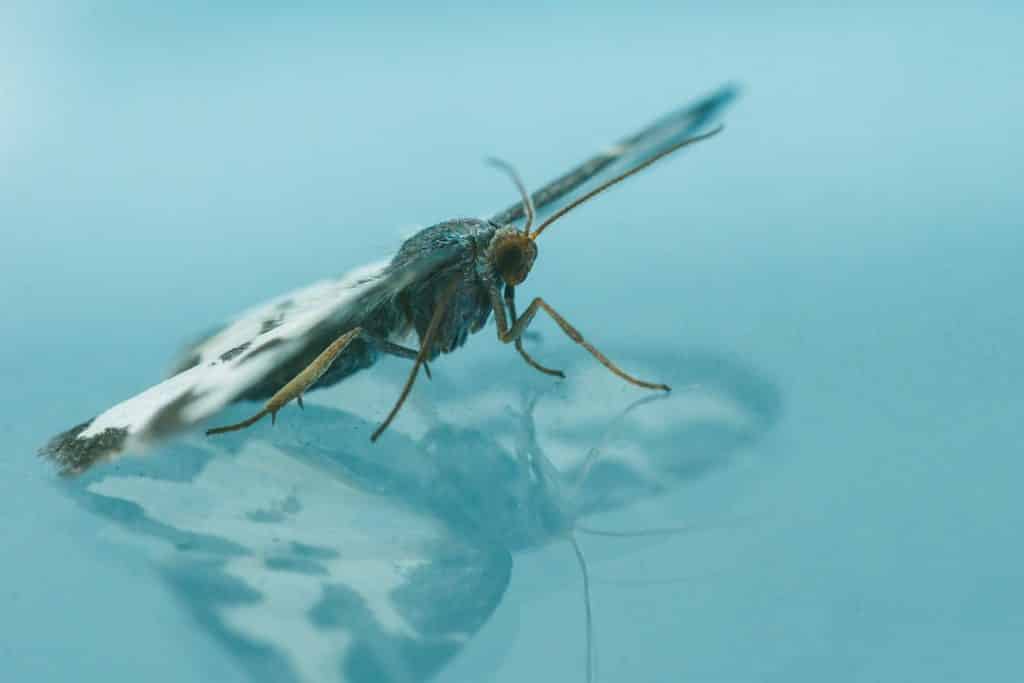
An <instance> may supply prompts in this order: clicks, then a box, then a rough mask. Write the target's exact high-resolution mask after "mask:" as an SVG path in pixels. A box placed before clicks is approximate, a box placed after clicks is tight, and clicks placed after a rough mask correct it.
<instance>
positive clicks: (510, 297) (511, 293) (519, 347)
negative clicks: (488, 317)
mask: <svg viewBox="0 0 1024 683" xmlns="http://www.w3.org/2000/svg"><path fill="white" fill-rule="evenodd" d="M505 305H506V306H508V315H509V318H510V319H511V320H512V324H513V325H515V323H516V290H515V287H513V286H511V285H506V286H505ZM515 346H516V351H518V352H519V355H520V356H522V357H523V360H525V361H526V362H527V363H528V364H529V365H531V366H533V367H534V368H536V369H537V370H540V371H541V372H543V373H544V374H545V375H552V376H554V377H561V378H562V379H565V373H564V372H562V371H561V370H552V369H551V368H546V367H544V366H543V365H541V364H540V363H538V362H537V361H535V360H534V359H533V356H531V355H530V354H528V353H527V352H526V349H524V348H523V337H522V335H520V336H518V337H516V341H515Z"/></svg>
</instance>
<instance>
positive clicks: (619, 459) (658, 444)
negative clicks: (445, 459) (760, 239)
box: [421, 347, 783, 517]
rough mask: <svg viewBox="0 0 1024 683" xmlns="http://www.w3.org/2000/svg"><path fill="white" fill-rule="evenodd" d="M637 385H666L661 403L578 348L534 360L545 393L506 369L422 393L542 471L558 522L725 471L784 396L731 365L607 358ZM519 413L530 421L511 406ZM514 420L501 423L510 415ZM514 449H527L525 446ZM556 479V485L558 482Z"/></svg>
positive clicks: (718, 360) (534, 378)
mask: <svg viewBox="0 0 1024 683" xmlns="http://www.w3.org/2000/svg"><path fill="white" fill-rule="evenodd" d="M607 350H608V351H609V352H610V353H611V354H612V357H613V358H615V360H616V361H617V362H619V363H620V364H621V365H622V366H623V367H626V368H628V369H629V370H630V371H631V372H635V373H636V374H638V375H639V376H641V377H646V378H652V379H656V380H658V381H665V382H667V383H668V384H669V385H670V386H671V387H672V391H671V393H668V394H662V393H656V394H653V393H646V392H642V391H638V390H634V389H632V388H630V387H628V386H627V385H625V384H624V383H623V382H622V380H621V379H619V378H618V377H615V376H614V375H612V374H611V373H610V372H608V371H607V370H606V369H605V368H604V367H602V366H601V365H599V364H598V363H597V362H595V361H594V360H593V359H592V358H590V357H589V356H587V355H586V354H585V353H584V352H582V351H580V350H579V349H577V348H574V347H572V348H564V347H563V349H562V350H556V349H548V348H544V349H543V350H542V351H540V352H538V356H539V357H540V358H541V360H542V361H543V362H544V363H545V364H546V365H548V366H550V367H557V368H561V369H564V370H565V372H566V375H567V377H568V379H567V380H566V381H565V382H564V383H559V384H557V385H553V384H552V383H551V381H550V380H549V379H548V378H546V377H545V376H543V375H540V374H539V373H537V372H535V371H534V370H532V369H531V368H529V367H528V366H526V365H525V364H524V363H522V361H521V360H520V359H518V358H511V359H509V360H507V361H505V362H503V363H502V364H501V365H498V364H495V366H494V367H492V368H489V369H481V368H479V367H477V368H474V369H473V370H472V371H471V373H468V374H465V375H462V376H459V377H457V378H455V379H453V380H451V384H454V385H455V386H450V385H446V384H447V383H448V382H449V380H448V379H446V378H447V377H448V376H450V375H451V373H452V371H450V370H446V372H445V373H444V375H445V376H444V377H442V376H441V375H440V373H439V374H438V377H437V378H436V379H435V381H434V382H432V383H430V386H429V387H428V386H426V385H425V386H424V387H423V388H422V390H421V394H426V393H428V392H429V393H430V394H433V395H436V398H434V400H435V401H437V403H438V407H437V411H438V413H439V414H440V415H442V416H444V418H445V419H448V418H449V417H450V416H453V415H456V416H459V419H458V421H459V423H460V424H463V423H465V422H466V421H471V422H472V424H473V426H474V428H475V429H477V430H481V431H483V432H485V433H487V434H489V435H491V437H492V438H494V439H496V440H498V441H500V442H506V443H519V446H518V447H519V449H520V450H522V451H525V452H530V453H533V454H535V455H534V458H535V459H542V460H544V461H546V462H550V463H551V465H552V467H553V471H554V473H553V474H552V478H556V477H557V478H558V479H559V480H560V481H561V482H562V485H561V492H560V493H559V495H560V496H562V497H563V498H564V499H565V501H566V502H565V503H564V504H563V505H564V506H565V507H567V508H568V510H567V511H566V512H564V513H563V514H565V515H567V516H568V517H579V516H581V515H587V514H593V513H597V512H606V511H611V510H614V509H617V508H620V507H623V506H626V505H629V504H631V503H634V502H637V501H640V500H643V499H646V498H650V497H652V496H656V495H660V494H663V493H667V492H670V491H673V490H675V489H678V488H680V487H681V486H684V485H685V484H686V483H687V482H689V481H691V480H696V479H699V478H701V477H703V476H706V475H708V474H710V473H711V472H714V471H718V470H720V469H723V468H725V467H727V466H729V465H730V464H731V463H733V462H734V461H735V459H736V458H738V457H740V456H741V455H742V454H743V453H744V452H746V451H747V449H748V448H749V447H751V446H752V445H754V444H756V443H757V442H758V441H759V440H761V439H762V438H763V437H764V436H765V435H766V434H767V433H768V432H769V431H770V430H771V429H772V428H773V427H774V425H775V424H776V423H777V422H778V420H779V419H780V417H781V415H782V411H783V400H782V394H781V391H780V390H779V388H778V386H777V385H776V384H775V383H774V382H773V381H771V380H770V379H769V378H767V377H765V376H763V375H762V374H760V373H759V372H757V371H756V370H754V369H753V368H751V367H749V366H748V365H746V364H744V363H742V362H741V361H739V360H738V359H736V358H731V357H729V356H727V355H724V354H720V353H712V352H707V351H699V350H694V351H688V352H683V351H676V350H669V349H661V350H658V349H656V348H655V349H646V350H644V351H642V352H632V353H631V352H629V351H628V350H626V351H622V350H616V349H607ZM524 404H525V405H527V406H528V409H523V408H522V407H521V406H523V405H524ZM510 409H512V411H513V412H514V413H517V414H521V419H520V420H519V421H516V420H510V419H509V410H510ZM524 439H526V441H525V442H524ZM558 473H561V474H560V475H559V474H558Z"/></svg>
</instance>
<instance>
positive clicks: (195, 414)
mask: <svg viewBox="0 0 1024 683" xmlns="http://www.w3.org/2000/svg"><path fill="white" fill-rule="evenodd" d="M458 255H459V251H458V248H457V247H445V248H438V249H436V250H434V251H433V252H430V253H425V254H422V255H420V256H419V257H418V258H417V259H415V260H412V261H406V262H403V263H402V264H401V265H400V266H395V265H393V264H387V263H378V264H373V265H370V266H366V267H364V268H360V269H358V270H356V271H354V272H352V273H350V274H349V275H347V276H345V277H343V278H341V279H340V280H336V281H327V282H321V283H318V284H316V285H313V286H311V287H308V288H306V289H302V290H299V291H298V292H296V293H295V294H294V295H287V296H285V297H281V298H279V299H276V300H274V301H271V302H269V303H268V304H265V305H263V306H260V307H257V308H255V309H253V310H251V311H249V312H247V313H245V314H243V315H242V316H241V317H240V318H239V319H238V320H236V321H235V322H233V323H231V324H230V325H228V326H227V327H226V328H225V329H224V330H222V331H220V332H218V333H217V334H215V335H213V336H212V337H210V338H209V339H207V340H205V341H203V342H201V343H199V344H198V345H197V346H196V347H195V348H194V349H193V351H192V353H190V360H189V361H188V363H186V364H185V365H184V369H182V370H181V371H180V372H178V374H176V375H174V376H172V377H170V378H168V379H167V380H165V381H163V382H161V383H160V384H157V385H156V386H153V387H151V388H150V389H147V390H146V391H144V392H142V393H141V394H138V395H136V396H134V397H132V398H130V399H128V400H127V401H124V402H123V403H119V404H118V405H116V406H114V407H113V408H110V409H109V410H107V411H106V412H104V413H101V414H100V415H98V416H97V417H95V418H93V419H91V420H89V421H87V422H83V423H82V424H80V425H78V426H76V427H73V428H72V429H70V430H68V431H66V432H63V433H61V434H58V435H57V436H55V437H54V438H53V439H51V440H50V442H49V443H48V444H47V445H46V446H44V447H43V448H42V449H41V450H40V455H43V456H45V457H48V458H50V459H52V460H53V461H54V462H55V463H57V465H58V466H59V467H60V468H61V471H62V473H64V474H77V473H79V472H82V471H84V470H85V469H86V468H88V467H89V466H91V465H92V464H94V463H96V462H98V461H100V460H104V459H108V458H111V457H113V456H116V455H118V454H120V453H123V452H125V451H141V450H143V449H145V448H146V447H147V446H149V445H151V444H153V443H155V442H158V441H161V440H163V439H165V438H167V437H170V436H173V435H175V434H178V433H180V432H183V431H186V430H188V429H190V428H192V427H194V426H195V425H197V424H198V423H200V422H202V421H203V420H205V419H207V418H209V417H211V416H212V415H214V414H216V413H217V412H219V411H220V410H221V409H222V408H224V407H225V406H226V405H228V404H230V403H232V402H234V401H236V400H238V399H240V398H243V397H245V398H248V397H251V396H252V395H253V393H254V392H256V390H257V389H259V390H260V391H258V392H256V393H257V394H265V395H269V394H270V393H273V391H274V390H276V388H279V387H280V386H281V385H283V384H284V383H285V382H287V381H288V380H289V379H290V378H291V376H293V375H294V374H295V373H297V372H298V371H300V370H301V369H302V367H303V366H304V363H303V362H301V361H303V360H304V359H309V360H312V358H313V357H315V356H316V354H318V353H319V352H320V351H322V350H323V348H324V347H326V346H327V345H328V344H329V343H330V342H331V341H332V340H333V339H334V338H336V337H338V336H339V335H341V334H342V333H344V332H345V331H347V330H348V329H351V328H352V327H353V326H355V325H357V324H359V321H360V320H361V319H362V318H363V317H364V316H365V315H366V313H367V312H368V311H371V310H373V309H374V308H376V307H377V306H379V305H380V304H381V303H383V302H384V301H386V300H387V299H389V298H391V297H393V296H395V295H397V294H398V293H399V292H401V291H402V290H403V289H404V288H405V287H407V286H409V284H410V283H412V282H415V281H417V280H418V279H420V278H422V277H424V276H426V275H427V274H429V273H431V272H433V271H434V270H436V269H437V268H441V267H443V266H444V265H445V264H446V263H449V262H450V261H451V260H453V259H455V258H457V257H458ZM307 362H308V361H307ZM281 375H284V379H283V380H282V379H281V378H280V376H281ZM270 382H275V383H276V386H275V387H272V388H271V389H270V391H269V393H268V392H267V391H266V389H265V388H264V385H265V384H267V383H270Z"/></svg>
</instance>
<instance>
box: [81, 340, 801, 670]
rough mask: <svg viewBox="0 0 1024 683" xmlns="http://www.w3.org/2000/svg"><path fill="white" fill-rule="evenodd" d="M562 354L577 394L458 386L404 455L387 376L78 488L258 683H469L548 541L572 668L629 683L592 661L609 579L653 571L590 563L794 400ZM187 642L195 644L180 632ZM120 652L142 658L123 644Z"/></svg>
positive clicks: (498, 375) (415, 407)
mask: <svg viewBox="0 0 1024 683" xmlns="http://www.w3.org/2000/svg"><path fill="white" fill-rule="evenodd" d="M549 354H552V355H549V357H553V358H554V359H555V360H557V361H559V362H560V363H563V367H566V368H567V369H569V370H571V371H572V373H573V377H574V381H573V382H572V383H567V384H557V385H554V386H552V385H551V383H549V382H547V381H546V379H545V378H544V377H543V376H541V375H535V374H532V373H528V374H525V375H523V376H521V377H518V378H516V380H515V381H511V382H510V381H509V380H508V377H509V373H510V372H513V371H514V369H515V368H514V367H513V364H515V365H518V361H513V360H512V359H508V360H499V359H495V360H492V361H489V362H487V363H485V364H484V365H482V366H476V367H473V368H466V369H464V370H461V376H460V375H459V374H457V373H459V372H460V369H456V371H455V373H451V374H450V373H447V372H446V373H444V376H441V375H440V374H439V376H438V377H436V378H435V380H434V381H433V382H431V383H427V384H426V385H425V386H424V387H423V388H422V391H421V392H417V395H418V396H419V394H420V393H422V394H423V397H422V398H423V399H424V400H413V401H410V405H409V407H408V409H407V411H406V412H405V413H403V420H402V421H401V422H400V423H398V424H396V425H395V428H394V429H393V430H392V432H390V434H389V440H388V448H371V447H369V445H368V444H367V442H366V436H365V435H366V430H367V429H369V428H370V426H371V425H372V424H373V423H374V421H375V420H376V419H377V417H376V412H375V410H374V406H373V405H372V404H371V403H370V402H367V401H365V400H360V399H359V398H358V395H357V394H353V393H352V391H353V389H356V390H358V392H359V395H362V396H367V395H375V396H376V395H380V396H384V395H387V392H389V391H393V389H394V387H395V386H397V385H399V384H400V383H401V381H402V379H403V378H402V377H400V376H397V373H391V374H390V375H389V374H388V373H387V370H388V368H384V370H385V373H363V374H361V375H359V376H357V377H354V378H352V380H351V381H350V382H346V383H345V384H344V385H342V386H340V387H338V388H337V389H335V390H332V391H330V392H327V393H328V396H327V397H326V398H324V399H323V401H322V402H321V400H320V399H318V398H317V397H316V396H314V397H312V399H311V401H310V402H309V405H307V409H306V412H305V413H304V415H303V420H302V421H301V422H300V421H292V420H285V421H282V422H281V423H279V425H278V426H277V427H274V428H272V427H271V425H270V424H269V422H264V423H261V424H257V425H254V426H253V428H251V429H249V430H244V431H239V432H237V433H233V434H229V435H227V436H225V437H223V438H222V439H206V438H203V437H202V436H199V435H195V436H186V437H185V438H183V439H181V440H178V441H176V442H175V443H174V444H172V445H169V446H168V447H167V452H166V455H167V456H168V457H161V458H150V459H127V460H123V461H120V462H119V463H118V464H117V465H116V466H114V467H108V468H95V469H94V470H92V471H89V472H87V473H85V474H84V475H83V476H81V477H77V478H72V479H67V480H64V481H63V482H62V486H64V487H65V488H66V490H67V491H69V492H70V494H71V495H72V496H73V497H74V498H75V499H76V500H78V501H79V502H80V503H81V504H82V505H84V506H85V507H86V508H87V509H89V510H91V511H92V512H94V513H96V514H98V515H101V516H102V518H103V519H105V520H109V521H111V522H112V523H111V524H106V525H103V526H102V527H101V529H102V532H103V533H104V534H105V536H106V540H109V541H112V542H115V543H116V545H117V547H118V548H120V549H121V552H122V553H124V552H133V551H131V550H130V549H132V548H134V549H135V550H134V552H137V553H142V554H143V555H144V557H145V558H146V559H147V560H148V562H147V563H146V564H148V565H150V566H153V567H154V568H155V569H156V571H157V572H158V575H159V576H160V577H162V579H163V580H164V581H165V582H166V583H167V585H168V586H169V587H170V588H171V592H172V593H173V595H174V596H175V597H176V599H177V600H178V601H180V604H182V605H183V606H184V607H185V608H186V609H187V610H188V611H189V612H190V613H191V614H192V615H193V616H194V617H195V625H196V628H197V629H200V631H201V632H205V633H206V634H207V635H208V636H209V637H210V638H211V639H213V640H214V641H215V642H217V643H219V644H220V646H221V647H222V648H223V651H226V653H227V654H228V655H230V656H233V657H235V658H237V662H238V664H239V666H240V667H241V668H242V671H243V676H244V679H246V680H252V681H267V682H270V681H273V682H274V683H281V682H284V683H298V682H309V683H314V682H316V683H326V682H344V683H370V682H372V683H416V682H419V681H425V680H428V679H435V678H437V679H439V680H440V681H442V682H443V681H446V680H453V681H454V680H466V676H467V674H466V673H465V672H464V671H463V672H462V673H461V674H455V673H452V674H451V677H450V678H449V677H448V674H449V669H450V666H451V664H452V660H453V658H454V657H456V655H457V654H458V653H459V652H460V651H462V650H463V649H464V648H465V647H466V645H467V643H469V642H470V640H471V639H473V638H474V637H477V636H478V632H479V631H480V629H481V628H482V627H483V626H484V624H486V623H487V622H488V621H489V620H490V619H491V618H492V616H493V615H494V614H495V612H496V611H497V610H499V609H503V608H504V609H510V610H515V609H517V608H518V605H516V604H515V603H508V604H505V605H504V607H503V603H507V600H506V598H505V593H506V589H507V587H508V585H509V580H510V577H511V575H512V572H513V566H514V560H515V557H516V556H517V554H518V553H520V552H523V551H528V550H532V549H537V548H541V547H544V546H551V552H552V555H553V557H554V559H555V560H556V561H559V553H561V552H562V550H563V549H564V553H563V554H561V557H562V558H564V562H565V563H566V566H567V567H570V566H572V565H573V564H576V565H578V573H577V574H576V576H577V578H576V579H575V580H573V582H572V583H571V584H569V585H567V586H565V587H564V589H559V588H556V587H551V586H543V585H538V586H537V587H536V590H538V591H544V592H549V591H552V590H566V591H571V593H572V594H573V599H574V601H575V600H578V603H577V604H578V605H579V611H578V612H576V613H574V614H567V615H565V620H564V623H565V627H563V628H562V629H561V630H560V633H561V634H562V635H561V636H560V638H559V639H558V640H559V642H558V643H557V645H556V650H555V653H554V654H553V655H551V656H558V657H562V658H564V659H563V661H566V662H567V663H566V666H567V668H569V669H570V670H573V671H576V672H578V677H574V678H573V680H579V681H581V682H582V681H589V680H592V679H603V680H608V678H607V676H604V675H599V674H601V671H602V670H601V669H600V667H597V668H596V669H594V668H592V667H593V662H594V660H595V657H594V653H593V652H591V647H592V643H593V642H594V640H593V638H592V636H591V633H590V632H591V629H593V630H595V631H596V632H598V633H600V630H601V625H602V623H608V621H610V620H611V619H614V618H616V617H615V615H613V614H610V613H608V612H607V611H602V609H601V602H600V595H601V594H602V591H603V590H608V587H607V586H606V585H603V584H602V583H601V581H602V579H605V578H607V579H615V578H633V579H643V578H644V576H645V575H644V570H643V569H638V570H637V572H636V574H633V575H632V576H627V577H621V576H616V575H614V574H613V575H609V574H608V573H607V570H603V569H602V568H601V567H600V566H598V567H595V568H593V569H591V568H588V566H587V563H586V560H585V559H584V558H585V555H584V550H585V548H586V546H587V545H588V544H616V543H617V541H616V539H615V538H614V536H616V535H630V534H632V533H634V532H635V533H647V534H664V533H672V532H675V531H677V530H678V528H675V527H671V526H670V527H668V528H665V527H661V528H650V529H631V528H626V527H625V526H624V524H623V522H622V521H621V520H617V519H616V516H615V513H616V511H618V510H620V509H621V508H624V507H625V506H628V505H630V504H633V503H636V502H639V501H644V500H649V499H651V498H653V497H655V496H658V495H662V494H666V493H670V492H673V491H676V490H678V489H679V488H681V487H683V486H686V485H687V484H691V483H693V482H695V481H697V480H699V479H701V478H703V477H705V476H707V475H708V474H709V473H713V472H722V471H724V470H725V468H727V467H728V466H729V465H730V464H732V463H733V462H735V461H736V460H737V459H739V458H741V457H748V456H749V454H750V453H752V452H754V451H753V447H755V446H756V445H757V444H758V443H759V441H760V440H761V439H762V437H763V436H764V435H765V434H766V433H768V432H769V430H771V429H772V428H773V426H774V425H775V424H776V423H777V421H778V419H779V417H780V415H781V413H782V399H781V394H780V392H779V389H778V387H777V386H776V385H775V384H774V383H773V382H772V381H770V380H768V379H766V378H765V377H763V376H762V375H761V374H760V373H758V372H756V371H755V370H753V369H751V368H750V367H748V366H746V365H745V364H744V363H741V362H739V361H738V360H736V359H733V358H730V357H729V356H727V355H723V354H721V353H714V352H699V351H686V352H683V351H680V350H679V349H670V348H664V347H656V348H650V347H647V348H644V349H643V350H642V351H638V352H632V351H629V350H628V349H627V350H625V351H623V352H622V355H623V357H624V358H625V359H626V360H628V361H629V362H630V363H631V364H632V365H633V366H634V367H636V368H637V369H638V370H643V371H647V372H649V371H652V370H653V369H655V368H659V367H660V368H667V370H666V372H667V375H668V376H667V377H666V379H668V380H669V381H672V382H673V383H675V384H676V386H677V387H682V390H677V391H675V392H673V393H672V394H651V395H649V396H647V397H644V398H641V399H639V401H636V402H634V399H635V398H636V397H635V396H632V395H629V394H626V393H623V392H621V391H615V389H616V386H617V382H618V379H617V378H615V377H614V376H612V375H610V374H608V373H606V372H604V370H603V368H600V367H597V366H595V365H593V364H591V363H589V362H588V361H587V360H586V359H585V358H581V357H578V356H574V355H573V354H571V349H563V350H562V351H560V352H549ZM453 375H454V376H453ZM456 386H457V387H458V388H459V389H460V390H459V391H455V390H454V388H455V387H456ZM320 396H323V394H320ZM582 397H588V398H589V400H581V399H582ZM338 406H343V407H338ZM242 410H244V407H234V408H231V409H229V413H230V412H241V411H242ZM634 524H635V523H634ZM585 535H586V536H587V538H584V536H585ZM569 575H570V576H571V574H569ZM660 575H661V576H664V575H665V572H661V574H660ZM592 593H593V597H594V599H595V600H594V605H593V610H591V594H592ZM680 619H681V623H682V622H683V621H685V619H684V618H683V617H681V618H680ZM523 627H524V628H540V627H543V625H540V624H536V625H535V624H531V623H524V624H523ZM492 636H493V634H489V637H491V640H492V641H493V640H494V638H493V637H492ZM506 637H507V634H499V636H498V640H499V641H500V640H503V639H505V638H506ZM166 640H167V643H169V644H170V645H169V647H174V645H173V644H174V643H175V642H180V640H179V639H177V638H175V634H174V633H173V632H168V633H167V634H166ZM110 646H111V648H112V650H113V651H114V652H117V653H118V654H120V652H119V650H118V648H121V644H120V643H119V641H118V640H117V639H111V644H110ZM621 647H622V644H619V643H612V642H610V641H608V640H602V641H601V648H600V650H599V651H598V654H600V653H601V652H605V653H607V654H608V659H609V660H612V659H614V656H613V655H615V654H627V653H622V652H621V650H620V649H618V648H621ZM681 653H682V654H681V656H685V648H682V649H681ZM183 654H187V653H183ZM460 664H461V662H460ZM491 673H492V671H491V670H490V667H489V671H488V677H489V676H490V675H491ZM666 677H667V678H673V676H672V675H668V676H666ZM474 679H479V677H475V678H474Z"/></svg>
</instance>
